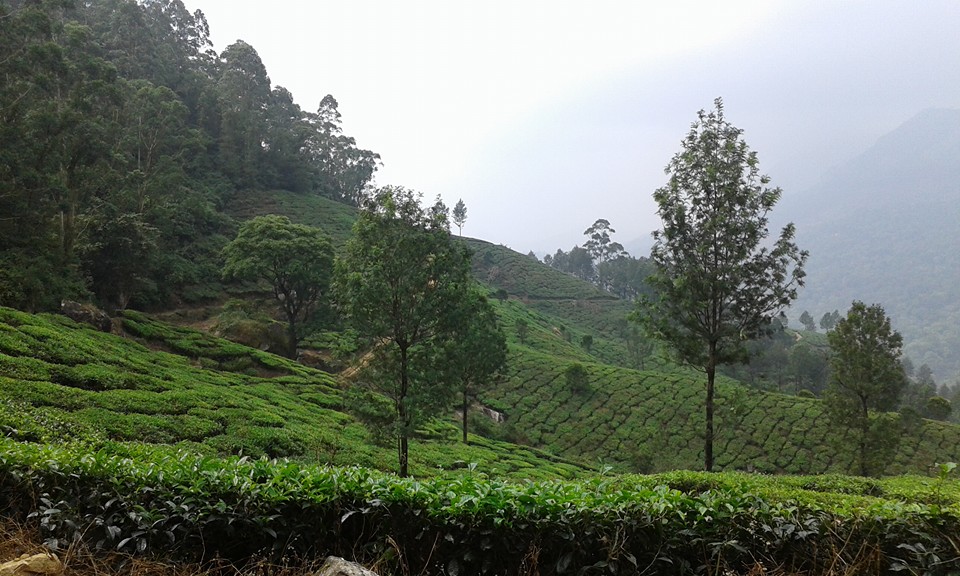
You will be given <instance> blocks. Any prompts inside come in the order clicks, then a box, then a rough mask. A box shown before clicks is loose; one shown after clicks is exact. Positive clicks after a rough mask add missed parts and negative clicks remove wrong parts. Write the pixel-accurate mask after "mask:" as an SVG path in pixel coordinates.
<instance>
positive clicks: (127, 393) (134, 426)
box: [0, 308, 585, 478]
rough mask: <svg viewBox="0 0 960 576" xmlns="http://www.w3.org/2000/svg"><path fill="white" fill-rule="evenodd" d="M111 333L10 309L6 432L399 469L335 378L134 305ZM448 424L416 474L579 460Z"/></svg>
mask: <svg viewBox="0 0 960 576" xmlns="http://www.w3.org/2000/svg"><path fill="white" fill-rule="evenodd" d="M123 328H124V329H125V330H126V331H127V332H128V333H129V334H130V335H133V336H135V337H136V338H137V340H139V342H137V341H134V340H133V339H131V338H123V337H119V336H115V335H112V334H104V333H101V332H97V331H95V330H92V329H91V328H89V327H86V326H83V325H78V324H76V323H74V322H73V321H71V320H69V319H67V318H65V317H62V316H48V315H38V316H35V315H30V314H25V313H22V312H17V311H14V310H11V309H8V308H0V390H2V395H0V430H3V431H4V432H5V433H6V435H9V436H13V437H14V438H20V439H25V440H32V441H52V442H59V441H63V440H66V439H71V438H72V439H77V440H86V441H89V442H94V443H100V442H103V441H105V440H115V441H138V442H148V443H157V444H180V445H184V446H186V447H188V448H191V449H194V450H198V451H200V452H204V453H220V454H236V453H242V454H245V455H248V456H253V457H257V456H270V457H291V458H296V459H298V460H302V461H307V462H310V461H313V462H321V463H329V464H341V465H361V466H367V467H371V468H379V469H382V470H390V469H392V468H393V467H394V466H395V458H396V456H395V452H394V447H393V445H392V443H391V442H390V441H389V440H388V441H386V442H384V441H381V440H379V439H378V438H377V437H376V436H375V435H374V434H373V433H371V432H370V430H368V429H367V427H365V426H364V425H362V424H361V423H360V422H358V421H357V420H356V419H355V418H354V417H353V416H352V415H351V414H350V413H349V412H348V411H347V410H345V408H344V404H345V398H344V391H343V389H342V388H341V387H340V386H339V385H338V383H337V382H336V381H335V380H334V378H333V377H332V376H330V375H329V374H326V373H324V372H320V371H318V370H313V369H310V368H306V367H304V366H301V365H299V364H297V363H295V362H291V361H289V360H286V359H284V358H281V357H279V356H274V355H272V354H267V353H264V352H261V351H259V350H256V349H252V348H247V347H245V346H241V345H239V344H234V343H232V342H228V341H225V340H221V339H218V338H213V337H211V336H208V335H206V334H203V333H201V332H197V331H194V330H189V329H183V328H174V327H172V326H169V325H166V324H162V323H159V322H156V321H153V320H151V319H150V318H148V317H146V316H143V315H141V314H138V313H135V312H128V313H126V314H125V316H124V318H123ZM458 434H459V430H458V429H457V428H456V427H455V426H454V425H453V424H452V423H447V422H442V421H441V422H438V423H436V424H433V425H431V426H430V427H428V428H426V429H424V430H421V431H420V436H419V437H417V438H415V439H414V440H413V441H412V444H413V446H414V448H413V449H412V450H411V471H412V472H414V473H416V474H418V475H429V474H435V473H436V472H437V470H438V468H452V467H456V466H462V465H464V463H465V462H476V463H478V464H479V465H480V466H481V468H483V469H485V470H487V471H490V472H495V473H500V474H505V475H516V476H519V477H523V478H536V477H550V478H553V477H557V476H561V477H571V476H573V475H575V474H577V473H582V472H585V469H584V468H583V467H580V466H578V465H576V464H574V463H572V462H565V461H562V460H559V459H557V458H553V457H550V456H549V455H547V454H544V453H539V452H537V451H534V450H530V449H526V448H523V447H519V446H512V445H508V444H504V443H500V442H492V441H488V440H486V439H484V438H476V437H475V438H473V439H472V440H473V444H471V445H470V446H465V445H462V444H460V443H459V442H458V441H457V439H458Z"/></svg>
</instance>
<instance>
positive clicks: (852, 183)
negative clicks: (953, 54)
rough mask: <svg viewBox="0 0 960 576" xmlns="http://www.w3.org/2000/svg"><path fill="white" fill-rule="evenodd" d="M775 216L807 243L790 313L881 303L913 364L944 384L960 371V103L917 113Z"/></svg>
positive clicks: (800, 241) (818, 312)
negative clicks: (803, 277)
mask: <svg viewBox="0 0 960 576" xmlns="http://www.w3.org/2000/svg"><path fill="white" fill-rule="evenodd" d="M773 219H774V222H773V224H774V226H777V227H779V225H782V222H784V221H787V220H792V221H793V222H795V223H796V225H797V242H798V244H799V245H800V247H801V248H804V249H806V250H809V251H810V261H809V263H808V265H807V272H808V275H807V285H806V287H805V288H804V289H803V290H802V291H801V294H800V299H799V301H798V302H797V304H796V305H795V306H794V309H793V313H792V316H793V317H797V316H799V314H800V312H801V311H803V310H809V311H810V313H811V314H813V315H814V316H815V318H817V319H819V317H820V316H821V315H822V314H823V313H824V312H828V311H832V310H834V309H838V310H840V312H841V313H844V312H845V311H846V310H847V309H848V308H849V307H850V303H851V302H852V301H853V300H854V299H857V300H863V301H864V302H866V303H868V304H870V303H880V304H882V305H883V306H884V308H885V309H886V311H887V313H888V314H889V315H890V316H891V318H892V319H893V322H894V326H895V328H896V329H898V330H900V332H901V333H902V334H903V336H904V340H905V352H906V354H907V355H908V356H909V357H910V358H911V359H912V360H913V362H914V363H915V364H916V365H917V366H919V365H921V364H928V365H929V366H930V367H931V368H932V369H933V371H934V374H935V376H936V378H937V380H938V382H940V383H943V382H949V381H953V380H954V379H955V378H956V377H957V376H958V375H960V110H942V109H937V110H925V111H923V112H921V113H919V114H918V115H916V116H915V117H913V118H912V119H910V120H908V121H907V122H905V123H904V124H903V125H901V126H900V127H899V128H897V129H896V130H894V131H892V132H890V133H888V134H887V135H885V136H883V137H882V138H880V139H879V140H878V141H877V142H876V144H874V145H873V146H872V147H870V148H869V149H868V150H866V151H865V152H864V153H863V154H861V155H860V156H858V157H856V158H854V159H853V160H851V161H849V162H847V163H845V164H843V165H840V166H837V167H836V168H834V169H833V170H831V171H829V172H828V173H827V174H826V175H825V176H824V177H823V178H822V180H821V181H820V183H819V184H817V185H816V186H814V187H813V188H812V189H810V190H807V191H805V192H803V193H797V194H789V193H788V194H787V195H786V196H785V197H784V199H783V201H782V202H781V204H780V205H779V206H778V207H777V208H776V210H775V213H774V214H773Z"/></svg>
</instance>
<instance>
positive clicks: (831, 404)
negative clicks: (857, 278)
mask: <svg viewBox="0 0 960 576" xmlns="http://www.w3.org/2000/svg"><path fill="white" fill-rule="evenodd" d="M828 339H829V341H830V348H831V353H832V356H831V359H830V383H829V387H828V389H827V392H826V394H825V397H824V399H825V401H826V406H827V409H828V411H829V414H830V416H831V418H832V419H833V421H834V422H836V423H837V424H838V425H839V426H842V427H844V428H846V429H848V430H849V431H851V432H852V433H853V434H852V435H853V441H854V442H855V444H856V445H857V446H858V454H859V465H858V470H859V472H860V474H863V475H865V476H866V475H868V474H876V473H879V471H881V470H882V469H883V468H882V467H883V464H884V463H885V462H887V460H886V453H887V452H888V451H889V450H890V444H891V443H892V442H895V441H896V439H897V438H898V434H896V432H895V430H893V429H891V428H890V427H889V426H888V425H887V420H886V419H884V418H871V416H870V413H871V412H873V411H887V410H893V409H894V408H896V407H897V406H898V405H899V403H900V395H901V393H902V391H903V388H904V385H905V384H906V377H905V375H904V372H903V366H901V364H900V355H901V350H902V346H903V339H902V337H901V336H900V334H899V333H898V332H896V331H895V330H893V329H892V328H891V326H890V319H889V318H887V315H886V314H885V313H884V311H883V308H882V307H881V306H880V305H878V304H874V305H872V306H867V305H865V304H864V303H863V302H854V303H853V306H851V307H850V310H849V311H848V312H847V316H846V318H841V319H840V321H839V322H837V325H836V327H835V328H834V329H833V330H832V331H831V332H830V333H829V334H828Z"/></svg>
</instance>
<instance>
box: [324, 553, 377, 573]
mask: <svg viewBox="0 0 960 576" xmlns="http://www.w3.org/2000/svg"><path fill="white" fill-rule="evenodd" d="M312 576H377V573H376V572H371V571H370V570H367V569H366V568H364V567H363V566H361V565H359V564H355V563H353V562H349V561H347V560H344V559H343V558H338V557H337V556H327V559H326V560H325V561H324V562H323V566H321V567H320V570H319V571H317V572H314V573H313V575H312Z"/></svg>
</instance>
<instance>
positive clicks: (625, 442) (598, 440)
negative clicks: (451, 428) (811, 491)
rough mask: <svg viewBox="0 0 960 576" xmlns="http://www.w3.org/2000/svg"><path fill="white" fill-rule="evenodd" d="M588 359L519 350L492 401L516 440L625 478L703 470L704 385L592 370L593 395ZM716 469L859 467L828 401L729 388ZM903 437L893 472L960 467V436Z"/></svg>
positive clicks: (905, 427)
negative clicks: (582, 381)
mask: <svg viewBox="0 0 960 576" xmlns="http://www.w3.org/2000/svg"><path fill="white" fill-rule="evenodd" d="M581 361H582V358H577V357H570V358H567V359H563V358H558V356H556V355H554V354H549V353H544V352H540V351H537V350H534V349H532V348H531V347H530V346H519V345H513V346H511V353H510V361H509V374H508V376H507V377H506V378H504V379H502V380H501V381H500V382H499V384H498V385H497V386H496V387H495V388H494V389H492V390H489V391H487V392H486V393H485V394H484V395H483V401H484V402H485V403H487V404H488V405H490V406H491V407H493V408H496V409H498V410H500V411H502V412H503V413H504V414H505V416H506V422H507V424H506V425H507V426H508V427H509V428H510V431H511V434H512V435H513V436H514V437H515V438H518V439H520V440H521V441H524V442H527V443H529V444H530V445H532V446H537V447H541V448H544V449H546V450H549V451H551V452H554V453H556V454H559V455H565V456H570V457H572V456H576V457H577V458H580V459H583V460H586V461H592V462H602V463H606V464H611V465H614V466H616V467H617V468H619V469H623V470H636V471H644V472H650V471H663V470H671V469H677V468H681V469H682V468H686V469H697V468H699V467H700V466H701V464H702V461H703V440H702V438H703V428H704V416H703V408H702V406H703V377H702V375H700V374H697V373H694V372H685V371H682V370H675V371H674V372H666V371H650V370H648V371H638V370H631V369H626V368H621V367H616V366H610V365H604V364H598V363H583V364H582V365H583V366H584V368H585V369H586V372H587V374H588V379H587V384H586V386H585V388H583V389H580V390H573V389H571V387H570V383H569V382H568V380H567V378H566V375H565V370H566V368H567V366H569V365H570V364H571V363H573V362H581ZM715 417H716V430H717V435H716V440H715V444H714V446H715V448H714V450H715V454H716V465H717V467H718V468H719V469H721V470H755V471H760V472H771V473H782V472H787V473H794V474H817V473H823V472H847V471H849V470H851V469H852V468H853V463H854V454H853V452H852V450H851V448H852V446H851V445H850V443H846V442H842V434H840V433H838V432H837V431H836V430H834V429H832V428H831V425H830V423H829V421H828V418H827V416H826V415H825V414H824V412H823V409H822V405H821V402H820V401H819V400H816V399H809V398H798V397H795V396H788V395H783V394H775V393H765V392H760V391H757V390H752V389H748V388H746V387H744V386H743V385H741V384H739V383H737V382H735V381H731V380H729V379H727V380H723V381H721V382H719V383H718V386H717V399H716V416H715ZM885 417H887V418H889V419H890V420H891V423H892V425H894V426H898V427H899V426H902V429H901V428H893V430H894V432H893V433H901V431H902V433H901V438H900V443H899V446H898V447H897V449H896V451H895V452H894V453H893V454H891V457H890V465H889V467H888V468H887V470H886V472H887V473H890V474H898V473H906V472H913V473H925V472H926V471H928V470H929V469H930V467H931V466H932V465H933V464H935V463H937V462H945V461H956V460H957V459H960V427H958V426H956V425H952V424H945V423H942V422H935V421H929V420H922V421H916V422H909V423H904V422H901V421H900V420H899V416H898V415H892V414H891V415H887V416H885Z"/></svg>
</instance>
